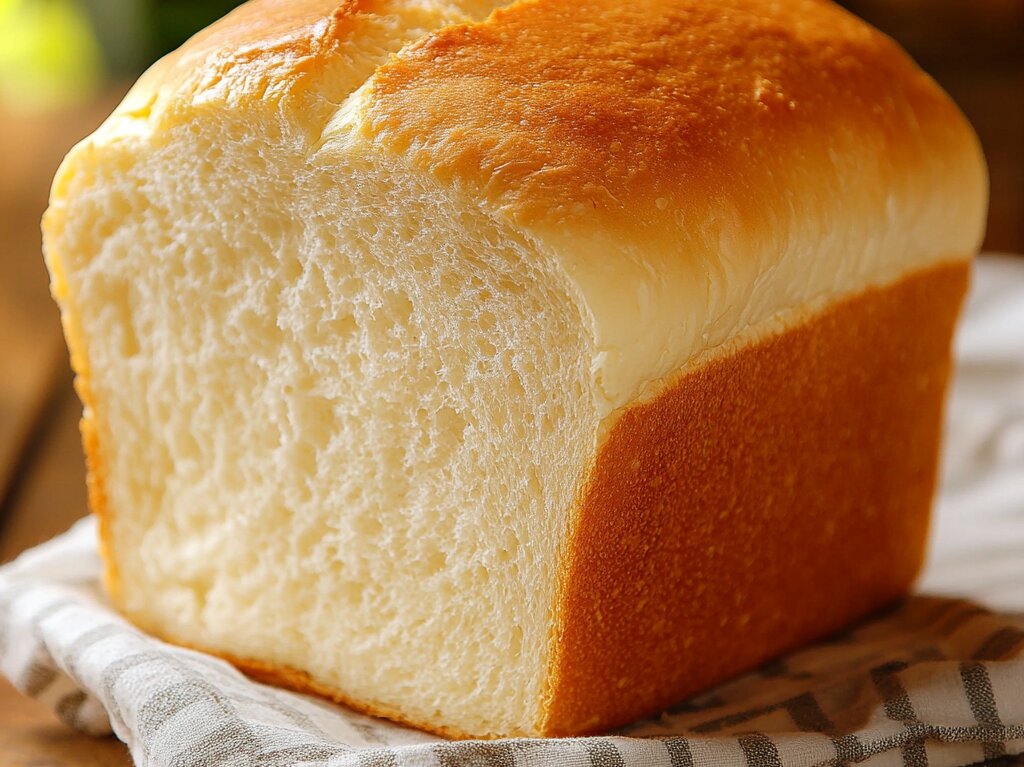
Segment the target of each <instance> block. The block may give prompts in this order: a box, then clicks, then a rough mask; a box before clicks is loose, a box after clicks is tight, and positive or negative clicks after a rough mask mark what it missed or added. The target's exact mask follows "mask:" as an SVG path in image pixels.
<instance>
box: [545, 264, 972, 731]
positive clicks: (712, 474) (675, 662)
mask: <svg viewBox="0 0 1024 767" xmlns="http://www.w3.org/2000/svg"><path fill="white" fill-rule="evenodd" d="M967 275H968V267H967V266H966V265H965V264H954V265H948V266H942V267H936V268H933V269H931V270H928V271H927V272H924V273H920V274H916V275H913V276H910V277H907V278H905V279H904V280H902V281H901V282H899V283H898V284H896V285H893V286H890V287H886V288H882V289H875V290H871V291H868V292H866V293H864V294H862V295H860V296H858V297H856V298H853V299H851V300H848V301H845V302H843V303H841V304H839V305H836V306H834V307H832V308H830V309H828V310H827V311H826V312H824V313H823V314H821V315H819V316H817V317H815V318H813V319H812V320H811V321H810V322H808V323H806V324H803V325H801V326H797V327H794V328H792V329H790V330H788V331H787V332H785V333H783V334H781V335H779V336H776V337H774V338H770V339H768V340H765V341H762V342H760V343H757V344H755V345H754V346H751V347H748V348H746V349H744V350H742V351H740V352H738V353H737V354H735V355H733V356H730V357H728V358H724V359H720V360H718V361H715V362H713V363H711V364H709V365H708V366H707V367H706V368H703V369H701V370H699V371H696V372H693V373H690V374H688V375H685V376H684V377H683V378H682V379H680V380H679V381H678V382H677V383H675V384H674V385H672V386H671V387H669V388H668V389H666V390H665V391H664V392H663V393H661V394H660V395H659V396H658V397H657V398H655V399H654V400H653V401H651V402H648V403H645V404H642V405H637V406H635V407H632V408H629V409H628V410H626V411H625V412H624V413H623V414H622V416H621V418H620V419H619V420H618V422H617V423H616V424H615V426H614V427H613V429H612V431H611V433H610V435H609V437H608V439H607V441H606V442H605V444H604V445H603V447H602V449H601V450H600V452H599V455H598V457H597V459H596V462H595V464H594V467H593V470H592V472H591V474H590V477H589V482H588V484H587V486H586V489H585V491H584V493H583V500H582V503H581V506H580V508H579V512H578V515H577V519H576V527H575V530H574V533H573V536H572V539H571V540H570V541H569V543H568V545H567V547H566V553H567V560H566V561H565V562H564V563H563V570H562V573H561V579H560V595H559V599H558V603H557V605H556V609H555V611H554V613H555V616H556V621H557V626H556V629H555V633H554V635H553V637H552V645H551V646H552V660H551V663H552V666H551V675H550V681H549V687H548V691H547V698H546V701H545V709H546V710H545V712H544V715H543V716H544V718H543V720H542V721H541V722H540V724H539V729H540V731H541V732H543V733H544V734H545V735H576V734H580V733H584V732H592V731H599V730H606V729H608V728H611V727H614V726H616V725H620V724H624V723H627V722H630V721H633V720H635V719H637V718H639V717H641V716H644V715H647V714H653V713H657V712H658V711H660V710H662V709H664V708H665V707H667V706H669V705H671V704H672V703H675V702H677V701H679V700H682V699H683V698H685V697H686V696H688V695H690V694H692V693H694V692H697V691H698V690H701V689H703V688H706V687H708V686H710V685H713V684H715V683H717V682H719V681H722V680H724V679H726V678H728V677H730V676H733V675H735V674H738V673H740V672H742V671H745V670H747V669H750V668H753V667H755V666H757V665H758V664H760V663H763V662H764V661H767V660H768V659H770V658H771V657H773V656H777V655H779V654H781V653H783V652H785V651H786V650H788V649H790V648H792V647H795V646H797V645H800V644H802V643H804V642H808V641H810V640H812V639H815V638H817V637H821V636H824V635H826V634H828V633H830V632H832V631H835V630H837V629H839V628H841V627H842V626H844V625H846V624H847V623H849V622H850V621H852V620H854V619H856V618H858V617H860V616H863V615H865V614H867V613H868V612H870V611H872V610H874V609H876V608H879V607H881V606H882V605H884V604H885V603H887V602H889V601H891V600H894V599H896V598H897V597H899V596H900V595H902V594H904V593H905V592H906V591H907V589H908V587H909V586H910V584H911V582H912V580H913V578H914V576H915V574H916V573H917V571H918V568H919V567H920V564H921V561H922V557H923V552H924V544H925V537H926V532H927V528H928V515H929V508H930V505H931V499H932V493H933V488H934V482H935V470H936V462H937V456H938V448H939V441H940V430H941V421H942V419H941V413H942V404H943V398H944V393H945V388H946V379H947V375H948V370H949V345H950V338H951V336H952V330H953V326H954V323H955V321H956V317H957V313H958V308H959V305H960V301H961V297H962V295H963V292H964V290H965V287H966V284H967Z"/></svg>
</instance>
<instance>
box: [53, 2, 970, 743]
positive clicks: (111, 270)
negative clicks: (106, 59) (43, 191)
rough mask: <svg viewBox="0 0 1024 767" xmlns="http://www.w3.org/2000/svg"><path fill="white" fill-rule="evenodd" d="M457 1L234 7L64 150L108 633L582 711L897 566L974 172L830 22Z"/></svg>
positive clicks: (491, 705)
mask: <svg viewBox="0 0 1024 767" xmlns="http://www.w3.org/2000/svg"><path fill="white" fill-rule="evenodd" d="M494 5H497V3H494V4H489V3H483V2H475V3H473V2H461V3H459V2H450V3H442V2H429V3H424V2H417V3H414V2H405V1H404V0H392V1H391V2H378V3H344V4H338V3H334V2H312V1H311V0H306V2H293V3H283V2H273V1H271V0H258V1H257V2H255V3H251V4H249V5H248V6H245V7H244V8H242V9H241V10H239V11H236V12H235V13H234V14H232V15H231V16H229V17H228V18H227V19H225V20H224V21H222V22H220V23H219V24H218V25H215V26H214V27H213V28H211V29H210V30H208V31H207V32H205V33H203V34H201V35H200V36H198V37H197V38H195V39H194V40H193V41H191V42H190V43H189V44H187V45H186V46H185V48H183V49H182V51H180V52H178V53H177V54H174V55H173V56H172V57H170V58H168V59H166V60H164V61H162V62H160V63H159V64H158V65H157V66H156V67H154V69H153V70H151V71H150V72H149V73H147V75H145V76H144V78H143V79H142V80H141V81H140V83H139V84H138V85H137V86H136V88H135V89H134V90H133V92H132V93H131V94H130V95H129V96H128V98H127V99H126V101H125V103H124V104H123V105H122V106H121V107H120V108H119V109H118V111H117V112H115V113H114V115H112V116H111V118H110V119H109V120H108V121H107V123H106V124H105V125H104V126H103V127H102V128H101V129H100V130H99V131H98V132H97V133H96V134H95V135H94V136H92V137H90V138H89V139H87V140H86V141H85V142H83V143H82V144H81V145H79V146H78V147H77V148H76V149H75V150H74V151H73V152H72V153H71V155H69V157H68V159H67V160H66V161H65V164H64V165H63V166H62V168H61V171H60V172H59V174H58V176H57V179H56V180H55V183H54V190H53V196H52V201H51V208H50V210H49V212H48V213H47V217H46V221H45V235H46V250H47V262H48V266H49V268H50V270H51V274H52V279H53V292H54V295H55V297H56V298H57V300H58V302H59V303H60V305H61V308H62V317H63V320H64V325H65V331H66V335H67V338H68V343H69V346H70V348H71V352H72V361H73V364H74V367H75V369H76V371H77V373H78V379H77V384H78V387H79V391H80V393H81V395H82V398H83V401H84V403H85V416H84V420H83V435H84V440H85V445H86V451H87V455H88V459H89V467H90V489H91V500H92V505H93V508H94V510H95V511H96V513H97V514H98V515H99V517H100V521H101V535H102V545H103V554H104V557H105V561H106V564H107V581H108V586H109V589H110V592H111V595H112V597H113V599H114V600H115V602H116V603H117V605H118V606H119V607H120V609H122V610H123V611H124V613H125V614H126V615H128V616H129V617H130V618H131V619H132V620H133V621H135V622H136V623H138V624H139V625H140V626H142V627H143V628H145V629H147V630H149V631H152V632H154V633H156V634H157V635H160V636H162V637H165V638H167V639H169V640H171V641H175V642H179V643H182V644H185V645H190V646H194V647H198V648H202V649H205V650H208V651H211V652H214V653H218V654H221V655H224V656H226V657H229V658H231V659H232V660H234V661H235V662H236V663H238V664H239V665H241V666H242V667H244V668H247V669H248V670H250V671H252V672H253V673H257V674H259V675H260V676H262V677H265V678H271V679H274V680H276V681H279V682H282V683H286V684H289V685H291V686H294V687H298V688H299V689H306V690H312V691H316V692H319V693H322V694H325V695H328V696H331V697H334V698H335V699H338V700H341V701H344V702H347V703H349V704H351V705H355V706H357V707H359V708H361V709H364V710H367V711H370V712H373V713H378V714H382V715H386V716H390V717H393V718H396V719H399V720H401V721H405V722H410V723H413V724H416V725H419V726H423V727H428V728H430V729H433V730H436V731H439V732H443V733H448V734H455V735H470V736H482V737H493V736H503V735H553V734H576V733H581V732H587V731H593V730H596V729H602V728H607V727H611V726H614V725H617V724H622V723H625V722H628V721H629V720H631V719H632V718H635V717H637V716H640V715H643V714H647V713H655V712H657V710H658V709H659V707H662V706H665V705H668V704H670V703H672V702H673V701H675V700H678V699H679V698H680V697H681V696H683V695H686V694H689V693H692V692H694V691H696V690H697V689H700V688H701V687H703V686H706V685H708V684H712V683H714V682H716V681H719V680H721V679H723V678H725V677H727V676H728V675H730V674H734V673H737V672H739V671H741V670H744V669H746V668H750V667H752V666H753V665H755V664H757V663H759V662H761V661H764V660H766V659H768V658H770V657H771V656H773V655H775V654H777V653H779V652H781V651H783V650H785V649H786V648H788V647H791V646H793V645H794V644H796V643H798V642H800V641H806V640H807V639H809V638H812V637H814V636H818V635H821V634H822V633H825V632H828V631H832V630H835V629H837V628H839V627H840V626H842V625H843V624H844V623H845V622H847V621H849V620H850V619H852V618H854V617H856V616H859V615H862V614H864V613H865V612H867V611H869V610H871V609H873V608H875V607H877V606H879V605H880V604H882V603H884V602H885V601H886V600H889V599H892V598H894V597H896V596H898V595H899V594H900V593H901V592H902V591H903V590H905V589H906V588H907V586H908V584H909V582H910V580H911V579H912V578H913V575H914V573H915V572H916V568H917V566H918V565H919V562H920V557H921V551H922V546H923V535H924V531H925V529H926V523H927V511H928V505H929V502H930V495H931V492H932V485H933V479H934V466H935V455H936V449H937V444H938V423H939V418H940V414H941V402H942V395H943V391H944V384H945V376H946V368H947V365H948V343H949V337H950V334H951V332H952V327H953V323H954V320H955V317H956V312H957V308H958V306H959V300H960V296H961V295H962V292H963V286H964V279H965V278H964V275H965V269H966V267H965V263H966V260H967V259H969V257H970V256H971V254H972V253H973V252H975V250H976V249H977V244H978V240H979V237H980V227H981V222H982V220H983V215H984V205H985V199H984V197H985V196H984V167H983V165H982V163H981V160H980V157H979V154H978V151H977V147H976V143H975V141H974V138H973V134H971V132H970V129H969V128H968V127H967V126H966V124H965V123H964V122H963V120H962V118H961V117H960V116H959V114H958V113H957V112H956V110H955V108H954V107H952V105H950V104H949V102H948V101H947V100H946V99H945V97H944V96H943V95H942V94H941V93H940V92H938V91H937V89H936V88H935V86H934V85H933V84H932V83H931V82H930V81H929V80H927V78H926V77H925V76H924V75H922V74H920V73H919V72H918V71H917V70H916V69H915V68H914V67H913V65H912V64H911V63H909V61H907V60H906V59H905V57H904V56H903V55H902V54H901V53H900V52H899V51H898V50H896V49H895V48H894V46H893V45H892V44H891V43H889V42H888V41H887V40H885V39H884V38H882V37H881V36H879V35H877V33H874V32H872V31H870V30H868V29H866V28H865V27H863V26H862V25H860V24H859V23H857V22H855V21H854V20H852V19H851V18H850V17H847V16H846V15H845V14H843V13H842V12H840V11H838V10H836V9H834V8H832V7H831V6H828V5H824V4H821V3H816V2H809V3H802V2H792V3H785V4H782V5H783V6H785V7H784V8H782V9H781V10H777V12H776V15H774V16H766V15H765V14H764V13H763V12H762V11H761V10H759V8H760V4H759V3H756V2H754V1H753V0H749V1H748V0H731V1H730V2H729V3H725V4H723V5H722V7H721V8H719V9H718V10H716V11H713V12H712V11H709V10H708V9H707V8H705V7H704V5H705V4H702V3H696V2H694V3H689V2H681V3H671V4H670V3H661V2H650V3H641V4H636V5H635V6H634V5H630V7H628V8H623V7H620V4H619V3H617V2H613V1H612V0H606V1H605V2H595V3H584V4H581V5H580V6H578V7H577V6H576V5H575V4H564V3H559V2H556V0H541V1H540V2H519V3H513V4H511V5H509V7H507V8H503V9H499V10H498V11H496V12H495V13H493V14H491V13H490V12H491V10H492V8H493V6H494ZM723 8H724V9H725V10H728V11H729V13H728V14H725V15H724V16H723V13H724V11H723V10H722V9H723ZM488 14H490V15H488ZM723 19H725V20H723ZM684 39H686V40H689V41H690V42H689V43H688V44H687V45H685V46H684V45H682V43H681V41H682V40H684ZM726 44H728V45H731V46H732V48H731V49H729V50H732V53H731V54H729V55H728V56H726V58H724V59H723V58H721V57H722V56H723V55H724V54H722V51H723V50H725V48H723V47H722V46H723V45H726ZM730 57H731V58H730ZM733 61H734V62H735V66H733V65H732V64H729V62H733ZM741 70H742V71H741ZM754 71H756V73H757V74H756V75H754V74H750V73H751V72H754ZM716 78H717V80H718V82H719V86H718V87H715V88H710V86H707V85H705V83H708V82H711V83H714V82H715V81H716ZM709 88H710V90H709ZM830 88H831V89H832V90H829V89H830ZM726 107H728V108H726ZM723 115H725V116H724V117H723ZM908 441H909V443H910V445H909V447H908ZM784 557H788V558H789V559H790V560H791V566H790V567H788V568H786V569H785V571H783V570H782V569H780V567H779V566H778V561H779V560H781V559H782V558H784ZM837 557H838V559H839V560H842V562H843V563H844V569H843V570H842V572H840V573H834V572H829V568H830V566H831V564H832V563H834V562H836V561H837ZM773 562H774V563H775V564H772V563H773ZM787 611H788V612H787ZM723 648H725V649H728V650H729V652H722V649H723Z"/></svg>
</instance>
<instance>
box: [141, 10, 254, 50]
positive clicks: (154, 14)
mask: <svg viewBox="0 0 1024 767" xmlns="http://www.w3.org/2000/svg"><path fill="white" fill-rule="evenodd" d="M241 4H242V3H241V2H238V0H153V1H152V2H150V3H148V5H149V6H150V14H151V17H150V18H151V22H150V23H151V29H152V30H153V53H154V54H155V55H156V56H162V55H164V54H165V53H169V52H170V51H173V50H174V49H175V48H177V47H178V46H179V45H181V44H182V43H183V42H185V41H186V40H187V39H188V38H190V37H191V36H192V35H194V34H195V33H196V32H198V31H199V30H200V29H202V28H203V27H205V26H207V25H209V24H210V23H212V22H214V21H216V20H217V19H219V18H220V17H221V16H223V15H224V14H226V13H227V12H228V11H230V10H232V9H234V8H236V7H238V6H239V5H241Z"/></svg>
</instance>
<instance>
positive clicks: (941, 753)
mask: <svg viewBox="0 0 1024 767" xmlns="http://www.w3.org/2000/svg"><path fill="white" fill-rule="evenodd" d="M98 578H99V560H98V557H97V554H96V547H95V529H94V526H93V524H92V522H91V520H86V521H83V522H81V523H79V524H78V525H77V526H76V527H75V528H73V529H72V530H71V531H70V532H68V533H66V534H65V535H63V536H61V537H60V538H57V539H55V540H53V541H51V542H49V543H47V544H44V545H43V546H41V547H39V548H37V549H34V550H32V551H29V552H27V553H26V554H24V555H22V557H21V558H19V559H18V560H16V561H15V562H14V563H12V564H10V565H7V566H6V567H4V568H2V569H0V670H2V671H3V673H4V674H6V675H7V677H8V678H10V679H11V680H12V681H13V682H14V683H15V684H16V685H17V686H18V688H19V689H21V690H22V691H23V692H25V693H26V694H28V695H32V696H34V697H36V698H38V699H40V700H42V701H44V702H45V703H47V704H49V705H50V706H52V707H53V708H54V710H55V711H56V712H57V713H58V715H59V716H60V717H61V718H62V719H63V720H64V721H65V722H66V723H67V724H69V725H70V726H72V727H76V728H79V729H82V730H86V731H88V732H91V733H95V734H102V733H107V732H110V731H111V730H112V731H113V732H114V733H115V734H116V735H117V736H118V737H119V738H121V739H122V740H124V741H125V742H126V743H127V744H128V746H129V747H130V749H131V753H132V756H133V757H134V759H135V762H136V763H137V764H138V765H146V766H152V767H171V766H172V765H173V767H220V766H221V765H225V766H226V765H254V766H255V765H261V766H266V767H277V766H280V767H285V766H286V765H287V766H289V767H290V766H291V765H308V766H309V767H312V766H313V765H316V766H318V767H319V766H322V767H327V766H328V765H337V766H338V767H341V766H342V765H346V766H347V765H352V766H353V767H356V766H359V767H371V766H376V765H379V766H380V767H392V766H394V767H397V766H398V765H438V766H439V767H448V766H451V767H455V766H458V767H462V766H463V765H494V766H495V767H513V765H521V766H522V767H528V766H530V765H538V766H541V765H544V766H547V765H567V766H576V767H590V766H592V767H614V766H616V765H623V766H625V765H636V766H637V767H640V765H644V766H645V767H646V766H647V765H651V766H652V767H653V766H654V765H664V767H670V766H672V767H711V766H713V765H723V766H725V765H730V766H731V765H735V766H736V767H747V766H750V767H754V766H764V767H825V766H826V765H846V764H861V763H863V764H871V765H905V766H906V767H926V766H930V767H959V766H960V765H969V764H974V763H977V762H980V761H983V760H991V759H1000V758H1002V759H1004V760H1005V758H1007V757H1010V756H1012V755H1015V754H1021V753H1024V619H1022V618H1021V617H1020V616H1016V617H1015V616H1013V615H1010V614H1001V613H996V612H992V611H989V610H986V609H984V608H982V607H980V606H977V605H976V604H974V603H972V602H969V601H966V600H962V599H945V598H939V597H915V598H912V599H910V600H909V601H907V602H905V603H903V604H902V605H900V606H898V607H897V608H895V609H894V610H892V611H891V612H889V613H887V614H885V615H882V616H880V617H878V618H877V619H875V620H874V621H872V622H870V623H867V624H865V625H862V626H861V627H859V628H857V629H856V630H854V631H852V632H850V633H847V634H845V635H842V636H838V637H835V638H833V639H831V640H829V641H827V642H823V643H819V644H817V645H815V646H812V647H810V648H807V649H804V650H802V651H800V652H797V653H795V654H793V655H791V656H789V657H787V658H785V659H783V660H781V661H778V662H776V663H774V664H771V665H769V666H767V667H765V668H762V669H761V670H760V671H758V672H757V673H755V674H751V675H748V676H746V677H744V678H741V679H739V680H737V681H735V682H732V683H730V684H728V685H726V686H724V687H720V688H718V689H716V690H714V691H713V692H711V693H709V694H707V695H704V696H702V697H699V698H696V699H692V700H689V701H687V702H686V703H684V704H681V705H680V706H678V707H677V708H675V709H673V710H670V711H667V712H665V713H664V714H663V715H662V716H661V717H660V718H658V719H656V720H649V721H644V722H640V723H637V724H635V725H633V726H631V727H629V728H627V729H625V730H623V731H620V732H618V733H615V734H614V735H610V736H605V737H591V738H573V739H564V740H526V739H517V740H499V741H489V742H481V741H463V742H448V741H444V740H442V739H440V738H437V737H434V736H431V735H427V734H425V733H421V732H417V731H414V730H410V729H407V728H404V727H401V726H399V725H396V724H392V723H389V722H385V721H381V720H375V719H372V718H369V717H366V716H362V715H360V714H356V713H354V712H352V711H348V710H346V709H344V708H341V707H338V706H334V705H330V704H327V703H325V702H323V701H319V700H315V699H313V698H309V697H306V696H303V695H298V694H295V693H292V692H288V691H285V690H280V689H276V688H272V687H267V686H265V685H261V684H258V683H257V682H254V681H252V680H250V679H248V678H246V677H245V676H243V675H242V674H240V673H239V672H237V671H236V670H235V669H234V668H232V667H231V666H230V665H228V664H227V663H225V662H223V661H221V660H218V659H216V658H212V657H210V656H208V655H203V654H201V653H197V652H192V651H190V650H185V649H182V648H178V647H173V646H170V645H167V644H164V643H162V642H160V641H159V640H157V639H154V638H152V637H150V636H147V635H145V634H144V633H142V632H140V631H139V630H138V629H136V628H134V627H133V626H131V625H130V624H128V623H126V622H125V621H124V620H123V619H122V618H121V617H119V616H118V614H117V613H116V612H115V611H114V610H112V609H111V608H110V606H109V605H108V603H107V602H106V600H105V597H104V596H103V593H102V590H101V589H100V588H99V585H98V583H99V581H98Z"/></svg>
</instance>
